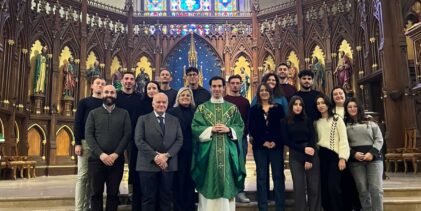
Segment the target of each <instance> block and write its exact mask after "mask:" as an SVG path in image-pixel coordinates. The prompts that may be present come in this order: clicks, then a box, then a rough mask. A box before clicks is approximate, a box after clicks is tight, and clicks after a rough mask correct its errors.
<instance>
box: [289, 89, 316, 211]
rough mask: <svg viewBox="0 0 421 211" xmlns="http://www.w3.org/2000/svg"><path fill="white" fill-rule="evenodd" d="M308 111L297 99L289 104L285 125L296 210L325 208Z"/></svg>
mask: <svg viewBox="0 0 421 211" xmlns="http://www.w3.org/2000/svg"><path fill="white" fill-rule="evenodd" d="M304 108H305V106H304V101H303V99H302V98H301V97H299V96H293V97H292V98H291V100H290V102H289V108H288V110H289V112H288V115H287V117H286V118H285V119H283V120H282V122H281V125H282V127H281V131H282V133H283V134H284V136H283V140H287V142H286V144H287V145H288V147H289V166H290V170H291V175H292V180H293V189H294V199H295V200H294V202H295V203H294V210H295V211H305V210H310V211H319V210H321V209H322V207H321V192H320V191H321V190H320V163H319V156H318V155H317V153H315V148H316V143H315V141H314V139H315V137H314V136H315V135H314V127H313V121H312V120H311V119H309V118H308V117H307V115H306V112H305V110H304ZM306 192H307V194H306ZM307 207H308V208H309V209H308V208H307Z"/></svg>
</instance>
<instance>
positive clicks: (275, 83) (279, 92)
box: [251, 73, 288, 114]
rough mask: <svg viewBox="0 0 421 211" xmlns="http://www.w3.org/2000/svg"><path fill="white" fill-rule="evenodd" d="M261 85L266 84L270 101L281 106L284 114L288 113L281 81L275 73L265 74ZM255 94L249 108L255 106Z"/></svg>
mask: <svg viewBox="0 0 421 211" xmlns="http://www.w3.org/2000/svg"><path fill="white" fill-rule="evenodd" d="M262 84H267V85H268V86H269V89H270V91H271V92H272V98H273V99H272V101H273V102H274V103H277V104H279V105H280V106H282V109H283V110H284V114H287V113H288V101H287V99H286V97H285V94H284V91H283V89H282V87H281V81H280V80H279V77H278V76H277V75H276V74H275V73H267V74H266V75H265V76H263V78H262ZM256 99H257V94H256V96H255V97H254V98H253V100H252V102H251V106H254V105H256V102H257V101H256Z"/></svg>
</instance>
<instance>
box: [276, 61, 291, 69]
mask: <svg viewBox="0 0 421 211" xmlns="http://www.w3.org/2000/svg"><path fill="white" fill-rule="evenodd" d="M281 66H286V67H288V68H290V66H289V65H288V64H287V63H285V62H282V63H280V64H278V67H276V69H279V67H281Z"/></svg>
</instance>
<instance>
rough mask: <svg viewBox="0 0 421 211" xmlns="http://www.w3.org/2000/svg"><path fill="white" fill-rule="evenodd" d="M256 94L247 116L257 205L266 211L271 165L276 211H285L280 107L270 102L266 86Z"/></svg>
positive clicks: (262, 210) (269, 94) (270, 93)
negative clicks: (255, 174) (254, 102)
mask: <svg viewBox="0 0 421 211" xmlns="http://www.w3.org/2000/svg"><path fill="white" fill-rule="evenodd" d="M257 90H258V92H257V94H256V99H257V100H256V101H257V102H256V105H254V106H252V107H251V109H250V114H249V122H250V123H249V134H250V136H251V137H252V138H253V141H252V145H253V155H254V160H255V162H256V173H257V178H256V184H257V203H258V207H259V210H260V211H267V210H268V192H269V185H268V179H267V178H268V172H269V165H271V169H272V180H273V183H274V185H273V188H274V189H273V192H274V196H275V205H276V211H282V210H284V209H285V208H284V207H285V206H284V205H285V203H284V202H285V182H284V156H283V154H284V153H283V149H284V143H283V141H282V140H281V133H280V130H279V129H280V127H281V124H280V123H281V121H280V120H281V119H283V118H284V117H285V113H284V109H283V108H282V106H281V105H279V104H277V103H274V102H273V101H272V99H273V94H272V91H271V90H270V88H269V86H268V85H266V84H261V85H259V87H258V88H257Z"/></svg>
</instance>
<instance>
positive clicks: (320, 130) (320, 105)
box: [315, 95, 349, 211]
mask: <svg viewBox="0 0 421 211" xmlns="http://www.w3.org/2000/svg"><path fill="white" fill-rule="evenodd" d="M315 106H316V107H317V110H318V111H319V113H320V116H319V119H318V120H317V121H316V122H315V127H316V132H317V145H318V146H319V158H320V177H321V182H322V183H321V185H322V206H323V209H324V210H325V211H342V210H343V202H342V195H341V171H343V170H344V169H345V168H346V160H348V157H349V144H348V137H347V135H346V126H345V123H344V121H343V120H342V118H340V117H339V116H338V115H337V114H334V113H333V111H332V110H333V105H332V103H331V102H330V100H329V98H328V97H327V96H326V95H319V96H318V97H316V103H315Z"/></svg>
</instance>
